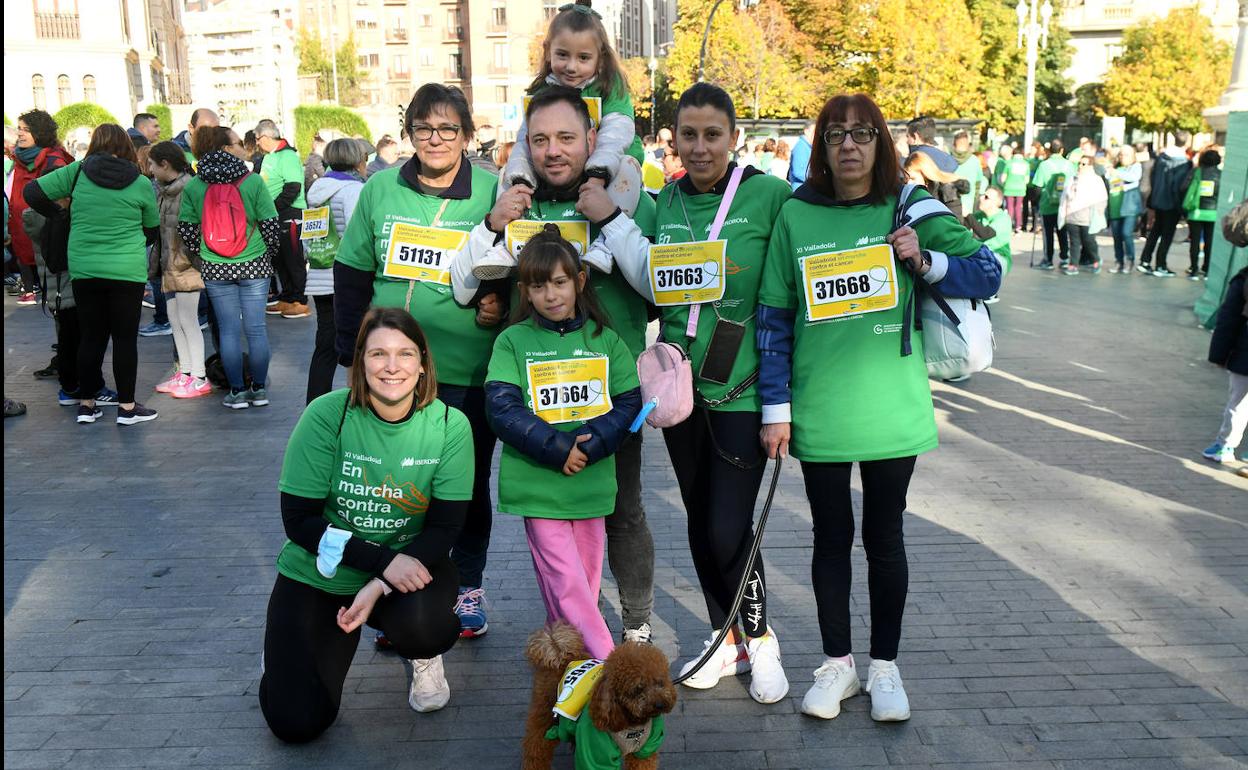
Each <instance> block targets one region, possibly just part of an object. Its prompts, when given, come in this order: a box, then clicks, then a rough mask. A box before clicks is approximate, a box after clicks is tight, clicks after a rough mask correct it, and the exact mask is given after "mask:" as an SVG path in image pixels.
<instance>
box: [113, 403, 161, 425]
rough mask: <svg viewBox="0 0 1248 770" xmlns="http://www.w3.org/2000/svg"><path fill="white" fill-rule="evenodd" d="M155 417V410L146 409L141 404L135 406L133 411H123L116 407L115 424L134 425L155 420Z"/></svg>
mask: <svg viewBox="0 0 1248 770" xmlns="http://www.w3.org/2000/svg"><path fill="white" fill-rule="evenodd" d="M156 417H157V414H156V410H155V409H148V408H147V407H146V406H143V405H142V404H135V405H134V408H133V409H123V408H122V407H120V406H118V407H117V424H118V425H136V424H138V423H141V422H147V421H149V420H155V419H156Z"/></svg>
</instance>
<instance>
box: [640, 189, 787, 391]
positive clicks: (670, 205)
mask: <svg viewBox="0 0 1248 770" xmlns="http://www.w3.org/2000/svg"><path fill="white" fill-rule="evenodd" d="M792 192H793V191H792V188H791V187H790V186H789V183H788V182H786V181H784V180H783V179H780V178H779V177H773V176H768V175H766V174H755V175H754V176H751V177H750V178H748V179H746V180H745V181H743V182H742V183H741V186H740V187H738V188H737V193H736V195H735V197H733V199H732V206H731V207H730V208H729V210H728V214H727V216H726V217H725V218H724V227H723V229H722V230H720V233H719V237H720V238H721V239H724V240H727V241H728V250H727V260H728V262H727V270H726V272H727V276H726V278H727V284H726V286H725V287H724V296H723V299H721V300H720V301H719V303H718V305H719V307H718V314H719V317H722V318H724V319H725V320H729V321H736V322H738V323H742V322H744V323H745V336H744V337H743V338H742V340H741V347H740V349H739V351H738V353H737V359H736V361H735V362H734V364H733V367H732V372H731V374H730V376H729V377H728V384H726V385H720V384H718V383H714V382H710V381H709V380H704V379H702V378H701V377H699V376H698V372H699V371H700V370H701V368H702V363H703V361H704V360H705V358H706V349H707V346H708V345H709V344H710V341H711V334H712V333H713V332H714V330H715V323H716V320H717V317H716V308H714V307H708V306H704V307H703V308H702V310H701V312H700V314H699V316H698V333H697V336H696V337H694V338H693V340H690V339H689V338H688V337H686V336H685V332H686V331H687V329H688V325H689V307H688V306H687V305H681V306H671V307H665V308H661V309H662V311H663V339H664V340H666V341H668V342H672V343H675V344H677V345H679V346H680V347H682V348H687V349H688V351H689V356H690V358H691V359H692V365H693V377H694V380H693V384H694V387H695V388H697V390H698V392H699V393H701V394H702V396H703V397H704V398H706V399H708V400H716V399H720V398H723V397H724V396H725V395H726V394H727V393H728V392H729V391H731V390H732V389H733V388H735V387H736V386H737V385H738V384H740V383H741V382H743V381H744V380H745V379H746V378H747V377H749V376H750V375H751V374H753V373H754V371H755V370H757V369H758V347H757V346H756V344H755V342H754V311H755V308H756V306H757V305H758V287H759V283H760V282H761V281H762V280H763V263H764V261H765V260H766V259H767V243H768V240H769V239H770V238H771V230H772V225H773V224H774V223H775V221H776V216H777V215H778V214H779V212H780V208H781V206H783V205H784V202H785V201H786V200H788V198H789V196H790V195H791V194H792ZM677 195H679V196H681V197H683V198H684V202H685V210H687V211H688V212H689V221H688V222H685V217H684V213H683V210H682V209H681V206H680V200H678V199H677V198H676V196H677ZM722 200H723V196H722V195H717V194H716V193H715V192H714V191H711V192H705V193H701V194H698V195H688V194H686V193H685V192H684V191H683V190H681V189H680V183H679V182H674V183H672V184H669V185H667V186H666V187H664V188H663V190H662V191H661V192H660V193H659V200H658V239H657V241H656V242H657V243H689V242H691V241H695V240H706V238H707V236H708V234H709V232H710V229H711V224H712V223H713V222H714V221H715V213H716V212H717V211H718V210H719V204H720V202H721V201H722ZM690 227H692V228H693V235H692V236H691V234H690V232H689V228H690ZM713 408H714V409H715V410H716V411H722V412H761V411H762V408H763V407H762V401H761V400H760V399H759V397H758V388H757V386H756V385H751V386H750V387H748V388H746V389H745V390H744V391H743V392H742V393H741V396H740V397H739V398H737V399H735V400H733V401H730V402H728V403H727V404H723V405H722V406H717V407H713Z"/></svg>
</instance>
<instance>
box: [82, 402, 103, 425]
mask: <svg viewBox="0 0 1248 770" xmlns="http://www.w3.org/2000/svg"><path fill="white" fill-rule="evenodd" d="M103 416H104V412H103V410H101V409H100V408H99V407H98V406H82V405H79V407H78V416H77V417H76V418H75V419H77V421H78V423H79V424H80V425H89V424H91V423H93V422H95V421H96V420H98V419H100V418H101V417H103Z"/></svg>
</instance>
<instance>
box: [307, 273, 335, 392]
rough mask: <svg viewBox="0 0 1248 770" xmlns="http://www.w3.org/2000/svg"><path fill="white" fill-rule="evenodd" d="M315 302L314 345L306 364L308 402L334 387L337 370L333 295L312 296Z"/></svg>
mask: <svg viewBox="0 0 1248 770" xmlns="http://www.w3.org/2000/svg"><path fill="white" fill-rule="evenodd" d="M312 300H313V302H315V303H316V347H314V348H313V349H312V363H311V365H310V366H308V403H309V404H310V403H312V399H314V398H316V397H318V396H323V395H325V394H326V393H328V392H329V391H331V390H333V389H334V374H335V373H337V371H338V354H337V353H335V352H334V295H333V294H325V295H321V296H315V297H313V298H312Z"/></svg>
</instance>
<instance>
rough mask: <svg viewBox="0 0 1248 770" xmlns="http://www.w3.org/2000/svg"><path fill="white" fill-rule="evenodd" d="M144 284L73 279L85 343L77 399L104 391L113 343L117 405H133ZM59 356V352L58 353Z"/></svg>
mask: <svg viewBox="0 0 1248 770" xmlns="http://www.w3.org/2000/svg"><path fill="white" fill-rule="evenodd" d="M145 285H147V284H146V282H145V281H116V280H113V279H111V278H76V279H74V302H75V304H76V305H77V306H78V324H79V328H81V329H82V343H81V345H80V346H79V348H78V397H79V398H94V397H95V394H96V393H98V392H99V391H100V388H103V387H104V371H103V366H104V353H105V352H106V351H107V350H108V340H109V338H112V340H113V379H114V380H115V381H116V384H117V401H118V402H119V403H122V404H129V403H131V402H132V401H134V385H135V380H136V379H137V378H138V375H139V318H140V316H141V315H142V313H143V287H144V286H145ZM57 353H58V354H59V353H60V350H59V349H58V350H57Z"/></svg>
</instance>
